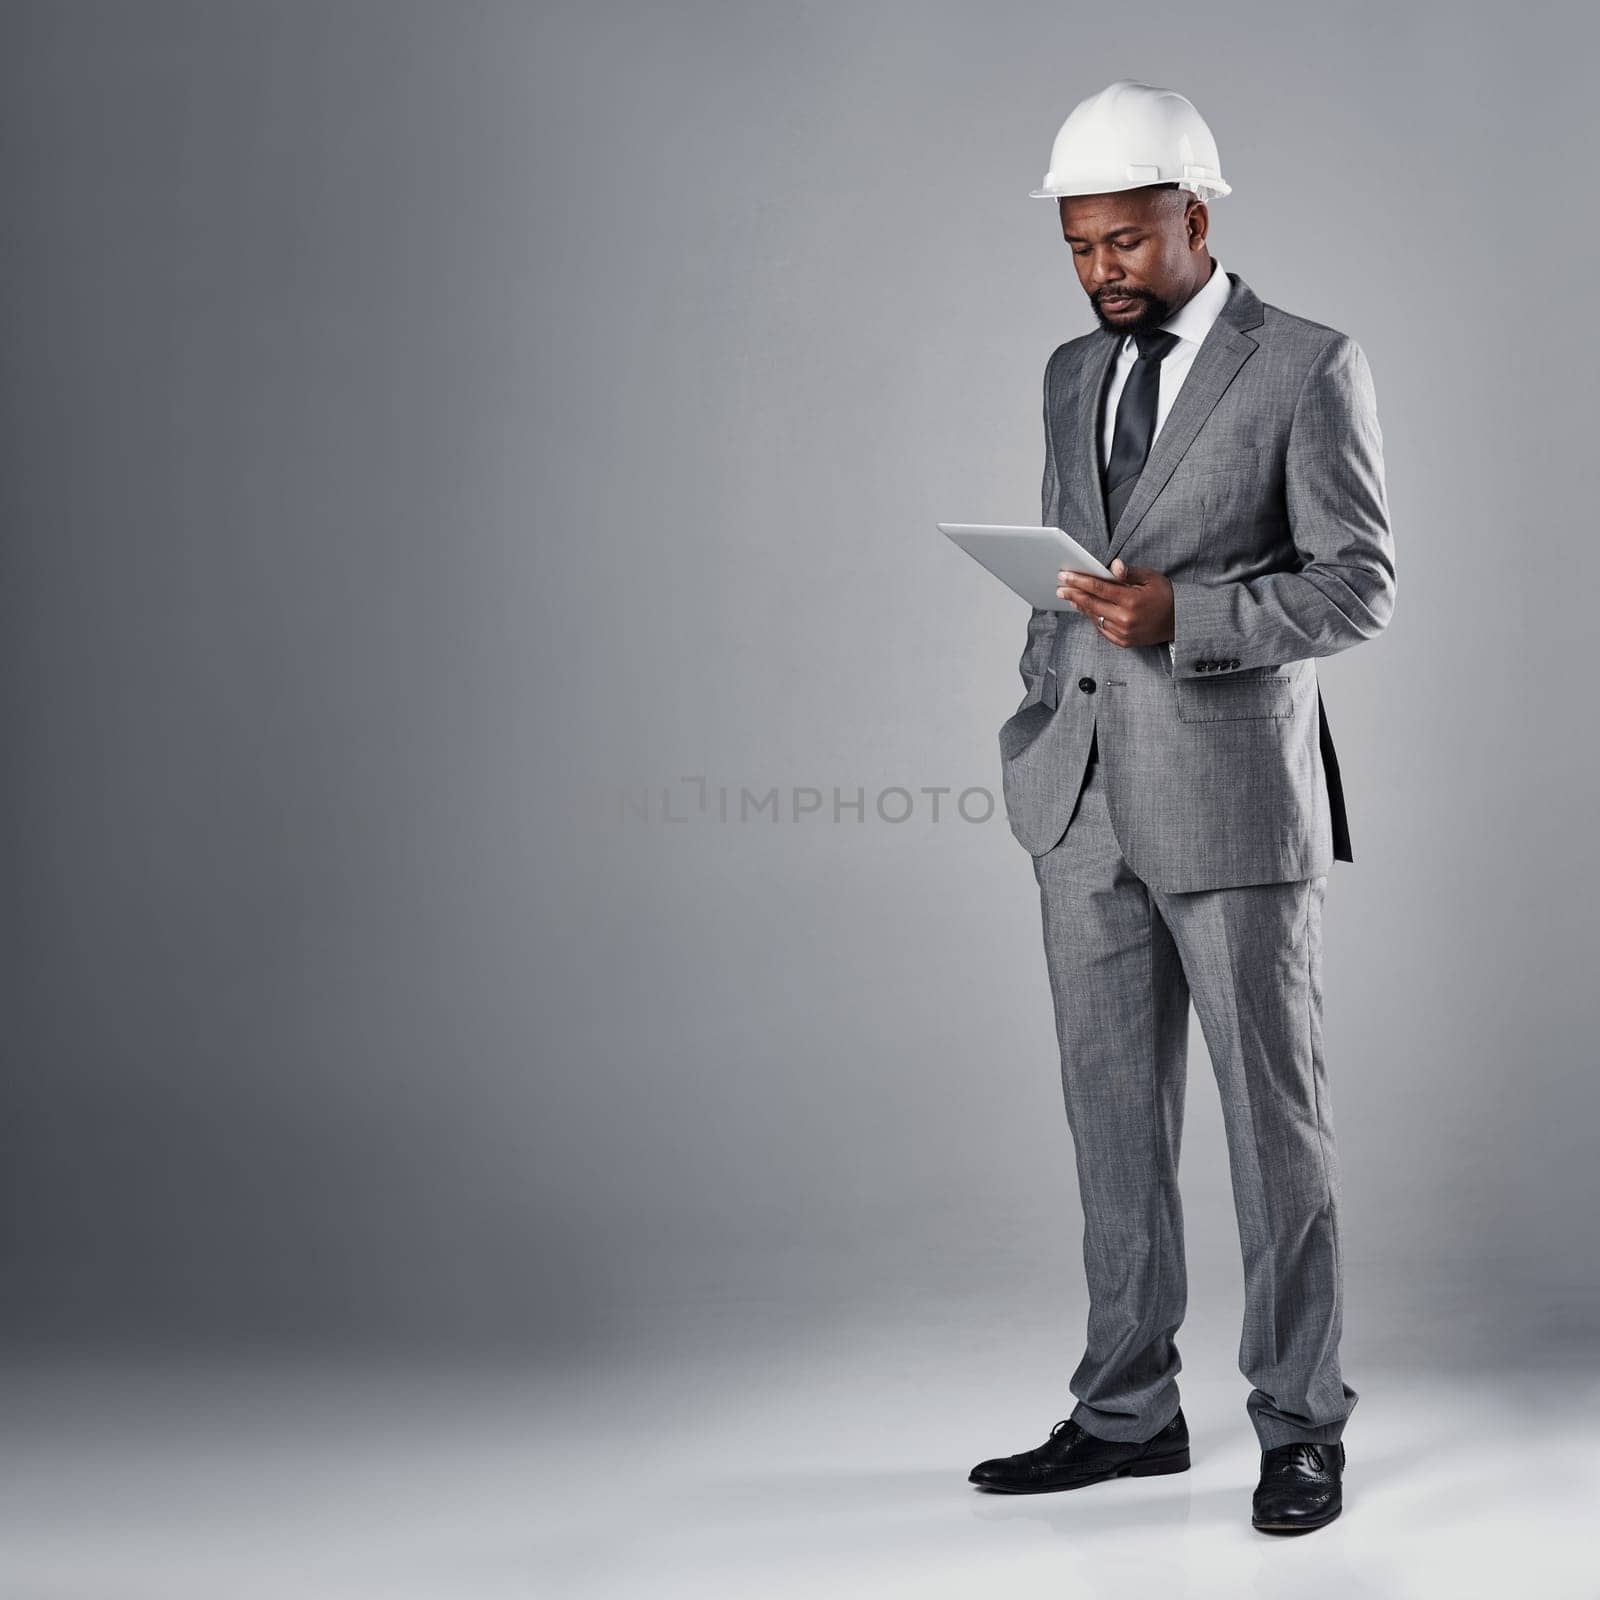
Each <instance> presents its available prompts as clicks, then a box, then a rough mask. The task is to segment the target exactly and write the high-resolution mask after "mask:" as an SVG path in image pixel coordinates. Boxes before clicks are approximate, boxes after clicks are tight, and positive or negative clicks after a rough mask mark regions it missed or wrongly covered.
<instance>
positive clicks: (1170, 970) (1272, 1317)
mask: <svg viewBox="0 0 1600 1600" xmlns="http://www.w3.org/2000/svg"><path fill="white" fill-rule="evenodd" d="M1032 859H1033V866H1034V874H1035V876H1036V877H1037V878H1038V881H1039V894H1040V902H1041V907H1042V911H1043V917H1044V944H1045V955H1046V960H1047V963H1048V966H1049V971H1050V986H1051V992H1052V995H1053V997H1054V1001H1055V1018H1056V1033H1057V1037H1058V1039H1059V1041H1060V1046H1061V1079H1062V1088H1063V1091H1064V1093H1065V1097H1066V1109H1067V1121H1068V1124H1069V1126H1070V1129H1071V1133H1072V1140H1073V1145H1074V1148H1075V1151H1076V1156H1077V1168H1078V1188H1079V1193H1080V1195H1081V1198H1082V1202H1083V1216H1084V1234H1083V1261H1084V1268H1085V1271H1086V1273H1087V1277H1088V1287H1089V1325H1088V1344H1087V1348H1086V1349H1085V1352H1084V1356H1083V1360H1082V1361H1081V1362H1080V1363H1079V1365H1078V1368H1077V1370H1076V1371H1075V1372H1074V1373H1073V1375H1072V1379H1071V1389H1072V1393H1073V1394H1074V1395H1076V1396H1077V1398H1078V1405H1077V1406H1076V1408H1075V1409H1074V1410H1073V1413H1072V1416H1073V1419H1074V1420H1075V1421H1076V1422H1077V1423H1079V1425H1080V1426H1082V1427H1084V1428H1086V1429H1087V1430H1088V1431H1089V1432H1090V1433H1092V1434H1096V1435H1098V1436H1099V1437H1100V1438H1102V1439H1118V1440H1144V1439H1148V1438H1149V1437H1151V1435H1153V1434H1155V1433H1158V1432H1159V1431H1160V1430H1161V1429H1162V1428H1164V1427H1165V1426H1166V1425H1167V1423H1168V1422H1170V1421H1171V1420H1172V1417H1173V1415H1174V1413H1175V1412H1176V1411H1177V1409H1178V1386H1177V1374H1178V1371H1179V1368H1180V1366H1181V1362H1180V1361H1179V1358H1178V1350H1177V1345H1176V1342H1175V1338H1176V1334H1177V1331H1178V1328H1179V1325H1180V1324H1181V1323H1182V1321H1183V1316H1184V1310H1185V1304H1186V1299H1187V1275H1186V1271H1185V1265H1184V1247H1183V1210H1182V1205H1181V1203H1180V1200H1179V1196H1178V1149H1179V1143H1180V1140H1181V1137H1182V1132H1183V1103H1184V1087H1185V1079H1186V1076H1187V1045H1188V1031H1189V1002H1190V998H1191V996H1192V997H1193V1000H1194V1007H1195V1012H1196V1014H1197V1015H1198V1017H1199V1019H1200V1026H1201V1031H1202V1033H1203V1034H1204V1036H1205V1042H1206V1046H1207V1050H1208V1052H1209V1054H1210V1056H1211V1062H1212V1067H1213V1070H1214V1071H1215V1073H1216V1078H1217V1087H1218V1089H1219V1091H1220V1093H1221V1099H1222V1110H1223V1116H1224V1120H1225V1124H1226V1128H1227V1141H1228V1159H1229V1165H1230V1169H1231V1173H1232V1180H1233V1198H1234V1207H1235V1211H1236V1214H1237V1217H1238V1225H1239V1240H1240V1245H1241V1248H1242V1252H1243V1256H1244V1281H1245V1313H1244V1330H1243V1336H1242V1338H1241V1340H1240V1344H1239V1369H1240V1371H1241V1372H1243V1373H1244V1375H1245V1377H1246V1378H1248V1379H1249V1380H1250V1382H1251V1384H1252V1385H1253V1388H1252V1389H1251V1392H1250V1396H1249V1399H1248V1401H1247V1402H1246V1406H1247V1410H1248V1412H1249V1416H1250V1420H1251V1422H1252V1423H1253V1424H1254V1427H1255V1431H1256V1434H1257V1437H1258V1438H1259V1440H1260V1442H1261V1448H1262V1449H1263V1450H1268V1449H1271V1448H1273V1447H1274V1446H1276V1445H1280V1444H1287V1443H1289V1442H1290V1441H1292V1440H1296V1439H1312V1440H1317V1441H1320V1442H1324V1443H1331V1442H1333V1441H1335V1440H1337V1439H1338V1438H1339V1437H1340V1436H1341V1434H1342V1433H1343V1431H1344V1424H1345V1420H1346V1418H1347V1417H1348V1416H1349V1415H1350V1412H1351V1410H1352V1409H1353V1407H1354V1406H1355V1403H1356V1392H1355V1390H1354V1389H1352V1388H1350V1386H1349V1385H1348V1384H1346V1383H1345V1382H1344V1381H1343V1379H1342V1377H1341V1375H1340V1370H1339V1336H1340V1330H1341V1324H1342V1313H1343V1291H1342V1281H1341V1246H1340V1236H1339V1203H1340V1175H1339V1163H1338V1156H1337V1153H1336V1151H1335V1148H1334V1136H1333V1119H1332V1114H1331V1111H1330V1108H1329V1103H1328V1078H1327V1070H1326V1067H1325V1065H1324V1062H1323V1055H1322V977H1321V955H1322V904H1323V897H1324V894H1325V892H1326V889H1327V876H1326V874H1323V875H1320V876H1316V877H1311V878H1302V879H1299V880H1296V881H1290V882H1282V883H1257V884H1249V885H1246V886H1244V887H1237V888H1226V889H1213V890H1198V891H1191V892H1187V893H1168V892H1165V891H1162V890H1159V889H1155V888H1152V887H1151V886H1150V885H1148V884H1146V883H1145V882H1144V881H1143V880H1142V879H1140V878H1139V877H1138V876H1137V875H1136V874H1135V873H1134V872H1133V870H1132V869H1131V868H1130V867H1129V866H1128V864H1127V862H1126V861H1125V860H1124V859H1123V855H1122V852H1121V850H1120V848H1119V847H1118V844H1117V839H1116V835H1115V834H1114V833H1113V831H1112V827H1111V820H1110V817H1109V815H1108V813H1107V809H1106V795H1105V783H1104V778H1103V775H1102V771H1101V767H1100V764H1099V763H1094V764H1091V765H1090V767H1089V769H1088V771H1087V773H1086V775H1085V778H1084V783H1083V787H1082V789H1081V791H1080V793H1079V796H1078V800H1077V804H1076V806H1075V808H1074V811H1073V813H1072V818H1071V821H1070V823H1069V825H1068V827H1067V830H1066V832H1065V834H1064V835H1063V836H1062V838H1061V840H1060V841H1059V842H1058V843H1057V844H1056V845H1055V846H1054V847H1053V848H1052V849H1050V850H1047V851H1045V852H1044V854H1042V855H1038V856H1034V857H1033V858H1032Z"/></svg>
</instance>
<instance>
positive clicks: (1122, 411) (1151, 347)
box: [1105, 329, 1178, 532]
mask: <svg viewBox="0 0 1600 1600" xmlns="http://www.w3.org/2000/svg"><path fill="white" fill-rule="evenodd" d="M1133 337H1134V340H1135V342H1136V343H1137V344H1138V346H1139V359H1138V360H1137V361H1135V362H1134V364H1133V370H1132V371H1131V372H1130V373H1129V374H1128V381H1127V382H1126V383H1125V384H1123V386H1122V394H1121V396H1120V398H1119V399H1118V400H1117V424H1116V427H1115V428H1114V429H1113V430H1112V434H1111V459H1110V461H1108V462H1107V463H1106V471H1105V493H1106V527H1107V529H1108V530H1110V531H1112V532H1115V531H1116V526H1117V522H1118V520H1119V519H1120V518H1121V516H1122V508H1123V507H1124V506H1125V505H1127V503H1128V501H1129V499H1130V498H1131V496H1132V494H1133V487H1134V485H1135V484H1136V483H1138V481H1139V474H1140V473H1141V472H1143V471H1144V463H1145V457H1146V456H1148V455H1149V454H1150V442H1151V440H1153V439H1154V438H1155V435H1156V400H1157V398H1158V396H1159V395H1160V393H1161V360H1162V357H1163V356H1165V355H1166V354H1167V352H1168V351H1169V350H1171V349H1172V347H1173V346H1174V345H1175V344H1176V343H1177V342H1178V335H1177V334H1175V333H1166V332H1163V331H1162V330H1160V329H1152V330H1150V331H1149V332H1147V333H1136V334H1134V336H1133Z"/></svg>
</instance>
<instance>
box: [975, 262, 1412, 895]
mask: <svg viewBox="0 0 1600 1600" xmlns="http://www.w3.org/2000/svg"><path fill="white" fill-rule="evenodd" d="M1219 270H1220V269H1219ZM1227 276H1228V283H1229V292H1228V299H1227V303H1226V305H1225V306H1224V307H1223V309H1222V313H1221V315H1220V316H1219V317H1218V318H1217V320H1216V321H1215V322H1214V323H1213V324H1212V326H1211V329H1210V331H1209V332H1208V333H1207V334H1206V337H1205V341H1204V342H1203V343H1202V344H1201V346H1200V348H1199V350H1198V351H1196V353H1195V357H1194V363H1193V365H1192V366H1191V367H1190V369H1189V373H1188V376H1187V377H1186V378H1185V380H1184V383H1183V387H1182V388H1181V389H1180V390H1179V391H1178V395H1177V399H1176V400H1175V401H1174V402H1173V405H1172V409H1171V411H1170V412H1169V413H1168V415H1167V418H1166V421H1165V422H1164V423H1163V424H1162V427H1161V431H1160V432H1159V433H1158V434H1157V435H1156V438H1155V442H1154V444H1153V445H1152V446H1151V448H1150V455H1149V459H1148V460H1147V461H1146V462H1145V467H1144V472H1143V475H1142V476H1141V477H1140V479H1139V482H1138V485H1137V486H1136V488H1135V489H1134V492H1133V496H1132V498H1131V499H1130V500H1129V501H1128V503H1127V505H1126V507H1125V508H1124V509H1123V513H1122V517H1121V519H1120V520H1119V522H1118V523H1117V526H1116V527H1115V528H1114V529H1108V528H1107V527H1106V517H1105V500H1104V496H1103V493H1102V489H1101V481H1102V479H1101V465H1100V449H1099V440H1100V423H1101V415H1100V406H1101V397H1102V394H1103V390H1104V387H1105V381H1106V377H1107V374H1108V372H1109V370H1110V367H1111V363H1112V361H1113V359H1114V358H1115V354H1116V349H1117V345H1118V343H1119V340H1120V336H1119V335H1116V334H1113V333H1109V332H1106V331H1105V330H1102V329H1096V330H1095V331H1094V332H1092V333H1087V334H1084V335H1083V336H1082V337H1081V338H1077V339H1070V340H1068V341H1067V343H1066V344H1063V345H1061V346H1060V347H1059V348H1058V349H1057V350H1056V351H1055V352H1054V353H1053V354H1052V355H1051V357H1050V360H1049V362H1048V364H1047V365H1046V367H1045V375H1044V424H1045V468H1044V488H1043V510H1042V520H1043V521H1044V523H1045V524H1046V525H1048V526H1052V527H1060V528H1065V529H1066V531H1067V532H1068V533H1070V534H1071V535H1072V536H1073V537H1074V538H1075V539H1077V540H1078V542H1079V543H1080V544H1082V545H1084V546H1085V547H1086V548H1087V549H1089V550H1091V551H1093V552H1094V554H1095V555H1097V556H1099V557H1100V559H1101V560H1102V561H1104V562H1105V563H1106V564H1107V565H1108V566H1109V565H1110V563H1111V558H1112V557H1113V556H1118V555H1120V556H1121V557H1122V559H1123V560H1124V561H1126V562H1128V563H1129V565H1137V566H1147V567H1155V568H1157V569H1158V570H1159V571H1161V572H1163V573H1165V574H1166V575H1167V577H1168V578H1170V579H1171V581H1172V590H1173V599H1174V611H1175V615H1176V639H1175V641H1174V646H1175V656H1176V659H1174V656H1173V653H1169V651H1168V648H1167V646H1166V645H1165V644H1160V645H1145V646H1135V647H1132V648H1122V647H1120V646H1118V645H1115V644H1113V643H1111V641H1110V640H1109V639H1107V638H1106V637H1105V636H1104V635H1103V634H1102V633H1101V632H1100V630H1099V629H1098V628H1097V627H1096V626H1095V625H1094V623H1093V622H1092V621H1091V620H1090V619H1089V618H1088V617H1086V616H1084V615H1083V614H1082V613H1081V612H1079V611H1077V610H1075V609H1074V610H1068V611H1040V610H1035V611H1034V612H1033V614H1032V616H1031V618H1030V619H1029V622H1028V642H1027V646H1026V648H1025V649H1024V650H1023V653H1022V661H1021V672H1022V681H1023V684H1024V685H1025V687H1026V690H1027V693H1026V694H1025V696H1024V698H1023V701H1022V704H1021V705H1020V706H1019V707H1018V708H1017V710H1016V712H1015V713H1014V714H1013V715H1012V716H1011V717H1010V718H1008V719H1007V721H1006V723H1005V725H1004V726H1003V727H1002V728H1001V730H1000V754H1001V766H1002V773H1003V784H1004V790H1005V800H1006V812H1007V816H1008V818H1009V820H1010V823H1011V829H1012V832H1013V833H1014V834H1015V835H1016V837H1017V839H1018V840H1019V841H1020V842H1021V843H1022V844H1023V845H1024V846H1025V847H1026V848H1027V849H1028V850H1029V851H1030V852H1031V853H1032V854H1034V855H1042V854H1043V853H1044V852H1045V851H1047V850H1049V849H1050V848H1051V847H1052V846H1053V845H1054V844H1056V843H1057V841H1058V840H1059V839H1060V838H1061V835H1062V834H1063V832H1064V831H1065V830H1066V826H1067V823H1068V821H1069V820H1070V819H1071V816H1072V810H1073V806H1074V805H1075V803H1076V799H1077V794H1078V788H1079V785H1080V783H1081V781H1082V779H1083V773H1084V766H1085V763H1086V761H1087V759H1088V753H1089V745H1090V737H1091V735H1093V734H1094V733H1095V731H1096V729H1098V734H1099V737H1098V741H1097V744H1098V752H1099V759H1100V763H1101V768H1102V772H1103V776H1104V781H1105V785H1106V802H1107V805H1108V808H1109V811H1110V815H1111V821H1112V825H1113V827H1114V828H1115V830H1116V836H1117V842H1118V844H1119V845H1120V846H1121V849H1122V853H1123V856H1124V857H1125V859H1126V860H1127V862H1128V864H1129V866H1131V867H1132V868H1133V870H1134V871H1135V872H1136V873H1138V874H1139V876H1140V877H1142V878H1143V879H1144V880H1145V881H1146V882H1147V883H1149V884H1152V885H1153V886H1154V887H1156V888H1159V889H1163V890H1166V891H1168V892H1169V893H1177V892H1182V891H1187V890H1194V889H1221V888H1228V887H1231V886H1235V885H1241V884H1250V883H1273V882H1281V881H1287V880H1291V879H1296V878H1306V877H1312V876H1315V875H1317V874H1319V873H1324V872H1327V871H1329V870H1330V868H1331V866H1332V863H1333V861H1334V860H1335V859H1339V860H1345V861H1348V860H1350V859H1351V851H1350V845H1349V834H1348V829H1347V827H1346V825H1345V818H1344V803H1343V794H1342V791H1341V788H1340V784H1339V776H1338V764H1337V758H1336V756H1335V754H1334V750H1333V741H1332V739H1331V737H1330V736H1329V735H1328V732H1327V719H1326V716H1325V713H1324V712H1323V710H1322V696H1321V691H1320V690H1319V689H1318V686H1317V669H1316V662H1315V658H1316V657H1317V656H1327V655H1332V654H1333V653H1334V652H1335V651H1338V650H1344V649H1347V648H1348V647H1349V646H1351V645H1353V644H1358V643H1360V642H1361V641H1362V640H1363V639H1370V638H1372V637H1373V636H1374V635H1376V634H1377V633H1379V632H1381V631H1382V629H1383V628H1384V627H1385V626H1386V625H1387V623H1388V621H1389V617H1390V614H1391V613H1392V611H1393V609H1394V595H1395V570H1394V540H1393V538H1392V536H1391V534H1390V532H1389V514H1388V501H1387V492H1386V489H1385V485H1384V471H1383V437H1382V434H1381V432H1380V431H1379V428H1378V414H1377V403H1376V399H1375V396H1374V393H1373V387H1372V375H1371V372H1370V371H1369V370H1368V367H1367V361H1366V357H1365V356H1364V355H1363V354H1362V351H1361V347H1360V346H1359V345H1357V344H1356V342H1355V341H1354V340H1353V339H1350V338H1348V337H1347V336H1346V335H1344V334H1342V333H1340V332H1338V330H1337V329H1334V328H1329V327H1325V326H1324V325H1323V324H1321V323H1319V322H1310V321H1307V320H1306V319H1305V318H1304V317H1296V316H1291V315H1290V314H1289V313H1288V312H1286V311H1280V310H1279V309H1278V308H1277V307H1276V306H1272V305H1267V304H1265V303H1264V302H1263V301H1261V300H1259V299H1257V298H1256V296H1255V294H1254V293H1253V292H1252V291H1251V289H1250V286H1249V285H1248V284H1247V283H1245V282H1244V280H1243V279H1242V278H1240V277H1239V276H1238V274H1236V273H1233V272H1230V273H1228V275H1227Z"/></svg>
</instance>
